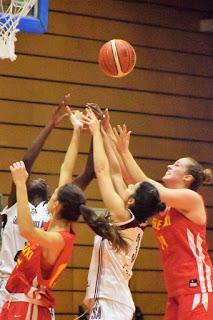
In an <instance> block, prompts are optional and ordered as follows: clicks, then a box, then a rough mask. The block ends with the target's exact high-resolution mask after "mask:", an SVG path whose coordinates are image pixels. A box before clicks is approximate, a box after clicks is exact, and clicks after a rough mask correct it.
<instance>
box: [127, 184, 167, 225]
mask: <svg viewBox="0 0 213 320" xmlns="http://www.w3.org/2000/svg"><path fill="white" fill-rule="evenodd" d="M130 198H133V199H134V200H135V201H134V203H133V204H132V205H130V206H129V209H130V210H131V211H132V213H133V214H134V216H135V218H136V219H137V220H138V221H139V222H145V221H146V220H147V218H149V217H151V216H153V215H154V214H156V213H157V212H160V211H163V210H165V208H166V206H165V204H164V203H163V202H161V200H160V195H159V192H158V190H157V188H156V187H155V186H154V185H153V184H151V183H149V182H142V183H140V185H139V186H138V188H137V189H136V191H135V193H134V194H133V195H132V196H131V197H130Z"/></svg>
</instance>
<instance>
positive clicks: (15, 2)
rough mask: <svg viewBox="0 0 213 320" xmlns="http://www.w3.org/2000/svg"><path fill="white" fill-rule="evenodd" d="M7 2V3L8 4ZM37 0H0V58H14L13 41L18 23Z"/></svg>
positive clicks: (12, 59) (14, 40)
mask: <svg viewBox="0 0 213 320" xmlns="http://www.w3.org/2000/svg"><path fill="white" fill-rule="evenodd" d="M8 3H9V4H8ZM36 3H37V0H11V1H10V0H0V9H1V12H2V15H1V16H0V59H10V60H11V61H14V60H16V54H15V42H16V40H17V39H16V33H17V32H18V31H19V29H18V28H17V26H18V23H19V21H20V19H21V18H22V17H25V16H27V14H28V13H29V12H30V10H31V9H32V8H33V6H34V5H35V4H36Z"/></svg>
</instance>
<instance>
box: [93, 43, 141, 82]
mask: <svg viewBox="0 0 213 320" xmlns="http://www.w3.org/2000/svg"><path fill="white" fill-rule="evenodd" d="M98 63H99V66H100V68H101V70H102V71H103V72H104V73H105V74H106V75H108V76H110V77H117V78H122V77H125V76H126V75H127V74H129V73H130V72H131V71H132V70H133V68H134V66H135V63H136V53H135V50H134V48H133V47H132V46H131V44H130V43H129V42H127V41H124V40H120V39H113V40H110V41H108V42H106V43H105V44H104V45H103V46H102V47H101V49H100V51H99V56H98Z"/></svg>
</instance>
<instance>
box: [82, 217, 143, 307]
mask: <svg viewBox="0 0 213 320" xmlns="http://www.w3.org/2000/svg"><path fill="white" fill-rule="evenodd" d="M134 222H135V218H134V216H132V217H131V219H130V220H128V221H125V222H123V223H119V224H116V226H120V227H121V228H122V231H121V234H122V236H123V237H124V239H125V240H126V241H127V242H128V244H129V247H130V250H129V253H128V255H126V254H125V253H122V252H116V251H115V250H113V249H112V246H111V245H110V242H109V241H108V240H107V239H104V238H102V237H100V236H98V235H96V236H95V239H94V247H93V253H92V258H91V262H90V268H89V274H88V284H87V291H86V297H85V299H84V303H85V304H86V305H87V306H91V305H90V301H91V300H94V299H95V300H97V299H98V298H105V299H110V300H113V301H116V302H119V303H121V304H125V305H126V306H128V307H130V308H131V309H133V310H134V309H135V305H134V302H133V299H132V295H131V292H130V289H129V280H130V278H131V276H132V268H133V265H134V262H135V259H136V257H137V255H138V251H139V249H140V244H141V239H142V236H143V230H142V228H141V227H139V226H138V225H136V224H135V225H134Z"/></svg>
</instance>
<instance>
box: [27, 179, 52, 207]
mask: <svg viewBox="0 0 213 320" xmlns="http://www.w3.org/2000/svg"><path fill="white" fill-rule="evenodd" d="M27 194H28V199H29V202H31V203H33V201H34V199H35V198H38V197H39V198H41V199H42V200H43V201H48V199H49V188H48V185H47V183H46V181H45V180H44V179H41V178H38V179H34V180H31V181H29V183H28V186H27Z"/></svg>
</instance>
